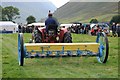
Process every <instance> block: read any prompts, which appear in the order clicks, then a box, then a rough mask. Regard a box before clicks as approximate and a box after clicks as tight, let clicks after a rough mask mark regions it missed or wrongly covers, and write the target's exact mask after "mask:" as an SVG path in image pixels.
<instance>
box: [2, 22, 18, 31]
mask: <svg viewBox="0 0 120 80" xmlns="http://www.w3.org/2000/svg"><path fill="white" fill-rule="evenodd" d="M16 31H18V25H17V24H15V23H13V22H11V21H0V32H4V33H16Z"/></svg>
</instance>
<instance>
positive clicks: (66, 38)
mask: <svg viewBox="0 0 120 80" xmlns="http://www.w3.org/2000/svg"><path fill="white" fill-rule="evenodd" d="M63 42H64V43H72V36H71V34H70V33H68V32H67V33H65V35H64V40H63Z"/></svg>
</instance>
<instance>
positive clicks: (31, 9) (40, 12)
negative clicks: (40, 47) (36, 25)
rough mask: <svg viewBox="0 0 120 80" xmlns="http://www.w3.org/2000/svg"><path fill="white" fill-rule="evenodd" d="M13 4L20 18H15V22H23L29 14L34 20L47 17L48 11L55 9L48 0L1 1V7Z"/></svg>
mask: <svg viewBox="0 0 120 80" xmlns="http://www.w3.org/2000/svg"><path fill="white" fill-rule="evenodd" d="M5 6H14V7H17V8H18V9H19V10H20V19H17V20H15V21H16V22H18V23H19V22H20V23H25V22H26V18H27V17H28V16H29V15H33V16H34V17H35V18H36V21H39V20H40V19H41V18H45V17H47V14H48V11H49V10H51V11H52V12H53V11H55V10H56V7H55V5H53V4H52V3H51V2H50V1H48V2H2V7H5Z"/></svg>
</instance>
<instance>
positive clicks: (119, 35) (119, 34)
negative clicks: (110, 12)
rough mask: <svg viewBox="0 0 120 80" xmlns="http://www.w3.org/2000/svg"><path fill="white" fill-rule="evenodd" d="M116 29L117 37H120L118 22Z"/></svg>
mask: <svg viewBox="0 0 120 80" xmlns="http://www.w3.org/2000/svg"><path fill="white" fill-rule="evenodd" d="M116 31H117V34H118V37H120V24H117V25H116Z"/></svg>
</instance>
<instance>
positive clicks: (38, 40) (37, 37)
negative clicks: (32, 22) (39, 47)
mask: <svg viewBox="0 0 120 80" xmlns="http://www.w3.org/2000/svg"><path fill="white" fill-rule="evenodd" d="M35 43H42V35H41V33H37V34H36V35H35Z"/></svg>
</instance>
